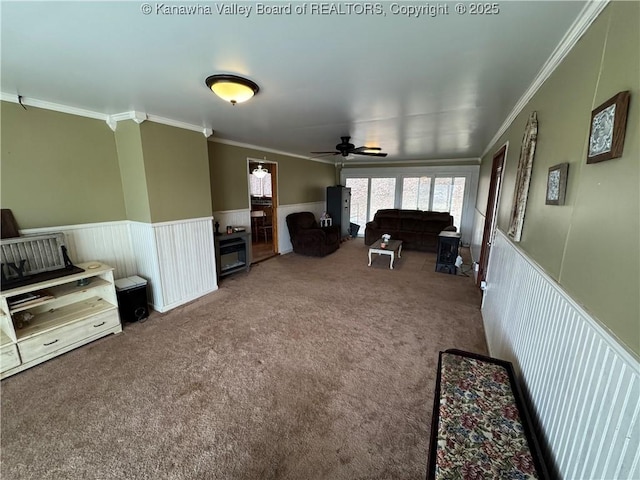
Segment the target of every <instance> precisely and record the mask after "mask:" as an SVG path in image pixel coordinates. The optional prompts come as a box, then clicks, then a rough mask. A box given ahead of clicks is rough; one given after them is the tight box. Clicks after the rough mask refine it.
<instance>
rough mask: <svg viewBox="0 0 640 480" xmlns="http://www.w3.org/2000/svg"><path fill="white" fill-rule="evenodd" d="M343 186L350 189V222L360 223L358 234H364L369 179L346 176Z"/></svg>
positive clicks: (366, 218)
mask: <svg viewBox="0 0 640 480" xmlns="http://www.w3.org/2000/svg"><path fill="white" fill-rule="evenodd" d="M345 186H346V187H349V188H350V189H351V223H355V224H356V225H360V231H359V232H358V234H359V235H364V228H365V224H366V223H367V220H368V215H367V212H368V209H367V205H368V202H369V179H368V178H347V181H346V183H345Z"/></svg>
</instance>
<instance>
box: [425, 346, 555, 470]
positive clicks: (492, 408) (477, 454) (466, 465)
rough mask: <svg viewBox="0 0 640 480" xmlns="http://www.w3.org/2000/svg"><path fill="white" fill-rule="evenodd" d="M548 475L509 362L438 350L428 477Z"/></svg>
mask: <svg viewBox="0 0 640 480" xmlns="http://www.w3.org/2000/svg"><path fill="white" fill-rule="evenodd" d="M536 478H537V479H546V478H550V477H549V473H548V471H547V468H546V466H545V463H544V460H543V457H542V454H541V450H540V447H539V444H538V441H537V439H536V437H535V434H534V431H533V427H532V424H531V421H530V418H529V414H528V412H527V410H526V407H525V404H524V401H523V398H522V395H521V394H520V389H519V388H518V384H517V382H516V379H515V375H514V372H513V366H512V365H511V363H509V362H505V361H502V360H498V359H495V358H490V357H485V356H482V355H476V354H472V353H469V352H463V351H461V350H447V351H445V352H440V358H439V361H438V376H437V380H436V392H435V398H434V406H433V420H432V425H431V445H430V451H429V469H428V472H427V479H536Z"/></svg>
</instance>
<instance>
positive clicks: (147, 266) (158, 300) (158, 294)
mask: <svg viewBox="0 0 640 480" xmlns="http://www.w3.org/2000/svg"><path fill="white" fill-rule="evenodd" d="M130 232H131V245H132V248H133V251H134V253H135V257H136V268H137V273H136V274H137V275H140V276H141V277H142V278H144V279H146V280H147V296H148V297H149V301H150V303H151V305H152V306H153V309H154V310H158V311H160V309H161V308H162V306H163V305H164V303H165V302H164V297H163V296H162V288H161V283H162V281H161V278H160V265H159V264H158V249H157V247H156V238H155V233H154V231H153V225H151V224H150V223H141V222H131V224H130Z"/></svg>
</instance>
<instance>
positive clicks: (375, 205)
mask: <svg viewBox="0 0 640 480" xmlns="http://www.w3.org/2000/svg"><path fill="white" fill-rule="evenodd" d="M395 198H396V179H395V178H372V179H371V208H370V209H369V220H373V216H374V215H375V214H376V212H377V211H378V210H382V209H384V208H393V207H394V204H395Z"/></svg>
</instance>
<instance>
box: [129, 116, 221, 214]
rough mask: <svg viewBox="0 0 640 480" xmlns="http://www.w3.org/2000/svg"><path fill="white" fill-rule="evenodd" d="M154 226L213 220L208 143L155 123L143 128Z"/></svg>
mask: <svg viewBox="0 0 640 480" xmlns="http://www.w3.org/2000/svg"><path fill="white" fill-rule="evenodd" d="M140 137H141V142H142V143H141V144H142V150H143V156H144V171H145V176H146V182H147V192H148V198H149V208H150V214H151V221H152V222H167V221H172V220H182V219H187V218H199V217H209V216H211V185H210V183H209V160H208V156H207V139H206V138H205V137H204V135H202V133H198V132H194V131H191V130H183V129H181V128H176V127H171V126H167V125H163V124H160V123H154V122H149V121H147V122H143V123H142V124H141V125H140Z"/></svg>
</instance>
